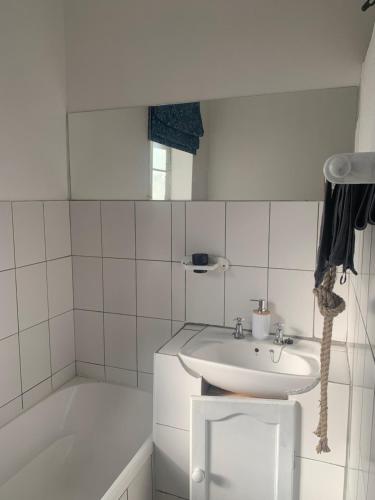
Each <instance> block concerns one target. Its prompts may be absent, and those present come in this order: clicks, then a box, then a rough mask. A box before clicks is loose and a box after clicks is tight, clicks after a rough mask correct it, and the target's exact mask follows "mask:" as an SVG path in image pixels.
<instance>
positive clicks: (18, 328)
mask: <svg viewBox="0 0 375 500" xmlns="http://www.w3.org/2000/svg"><path fill="white" fill-rule="evenodd" d="M10 208H11V214H12V237H13V257H14V265H16V238H15V234H14V233H15V231H14V211H13V202H11V203H10ZM14 283H15V288H16V310H17V336H18V359H19V374H20V389H21V394H20V396H21V406H22V409H23V383H22V368H21V339H20V307H19V302H18V282H17V270H16V269H15V270H14Z"/></svg>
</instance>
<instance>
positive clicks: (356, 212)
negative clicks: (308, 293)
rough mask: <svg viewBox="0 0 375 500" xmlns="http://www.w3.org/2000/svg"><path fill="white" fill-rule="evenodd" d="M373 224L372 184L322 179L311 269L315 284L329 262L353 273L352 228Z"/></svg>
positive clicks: (353, 234) (316, 284) (374, 205)
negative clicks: (320, 210) (316, 245)
mask: <svg viewBox="0 0 375 500" xmlns="http://www.w3.org/2000/svg"><path fill="white" fill-rule="evenodd" d="M368 223H370V224H375V187H374V185H372V184H336V185H335V186H334V187H333V186H332V184H331V183H330V182H328V181H327V182H326V186H325V201H324V210H323V216H322V223H321V228H320V242H319V249H318V256H317V262H316V269H315V286H316V287H318V286H319V285H320V284H321V283H322V281H323V276H324V274H325V273H326V271H327V270H328V269H329V268H330V267H331V266H342V270H343V272H344V273H346V271H347V270H348V269H350V271H352V272H353V273H354V274H357V271H356V270H355V268H354V245H355V231H354V230H355V229H357V230H364V229H366V227H367V224H368Z"/></svg>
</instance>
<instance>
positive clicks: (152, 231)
mask: <svg viewBox="0 0 375 500" xmlns="http://www.w3.org/2000/svg"><path fill="white" fill-rule="evenodd" d="M135 211H136V241H137V243H136V246H137V259H149V260H171V204H170V203H169V202H159V201H136V202H135Z"/></svg>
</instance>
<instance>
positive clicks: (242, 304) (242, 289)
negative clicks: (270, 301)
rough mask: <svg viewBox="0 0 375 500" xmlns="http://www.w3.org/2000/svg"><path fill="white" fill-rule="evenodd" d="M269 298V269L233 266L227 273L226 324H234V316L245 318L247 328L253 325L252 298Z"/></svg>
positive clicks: (253, 307)
mask: <svg viewBox="0 0 375 500" xmlns="http://www.w3.org/2000/svg"><path fill="white" fill-rule="evenodd" d="M258 298H264V299H267V269H264V268H259V267H258V268H257V267H237V266H236V267H231V268H230V269H229V270H228V271H227V273H226V275H225V324H226V325H228V326H233V324H234V318H237V317H242V318H244V319H245V321H244V325H245V328H251V326H252V311H253V310H254V309H256V307H257V304H256V303H255V302H251V300H252V299H258Z"/></svg>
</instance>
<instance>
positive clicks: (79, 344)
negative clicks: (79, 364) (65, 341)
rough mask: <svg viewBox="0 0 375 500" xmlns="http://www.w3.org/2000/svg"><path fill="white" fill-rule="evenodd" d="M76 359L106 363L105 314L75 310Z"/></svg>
mask: <svg viewBox="0 0 375 500" xmlns="http://www.w3.org/2000/svg"><path fill="white" fill-rule="evenodd" d="M74 331H75V342H76V359H77V360H79V361H87V362H88V363H96V364H102V365H104V340H103V314H102V313H98V312H92V311H78V310H77V311H74Z"/></svg>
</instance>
